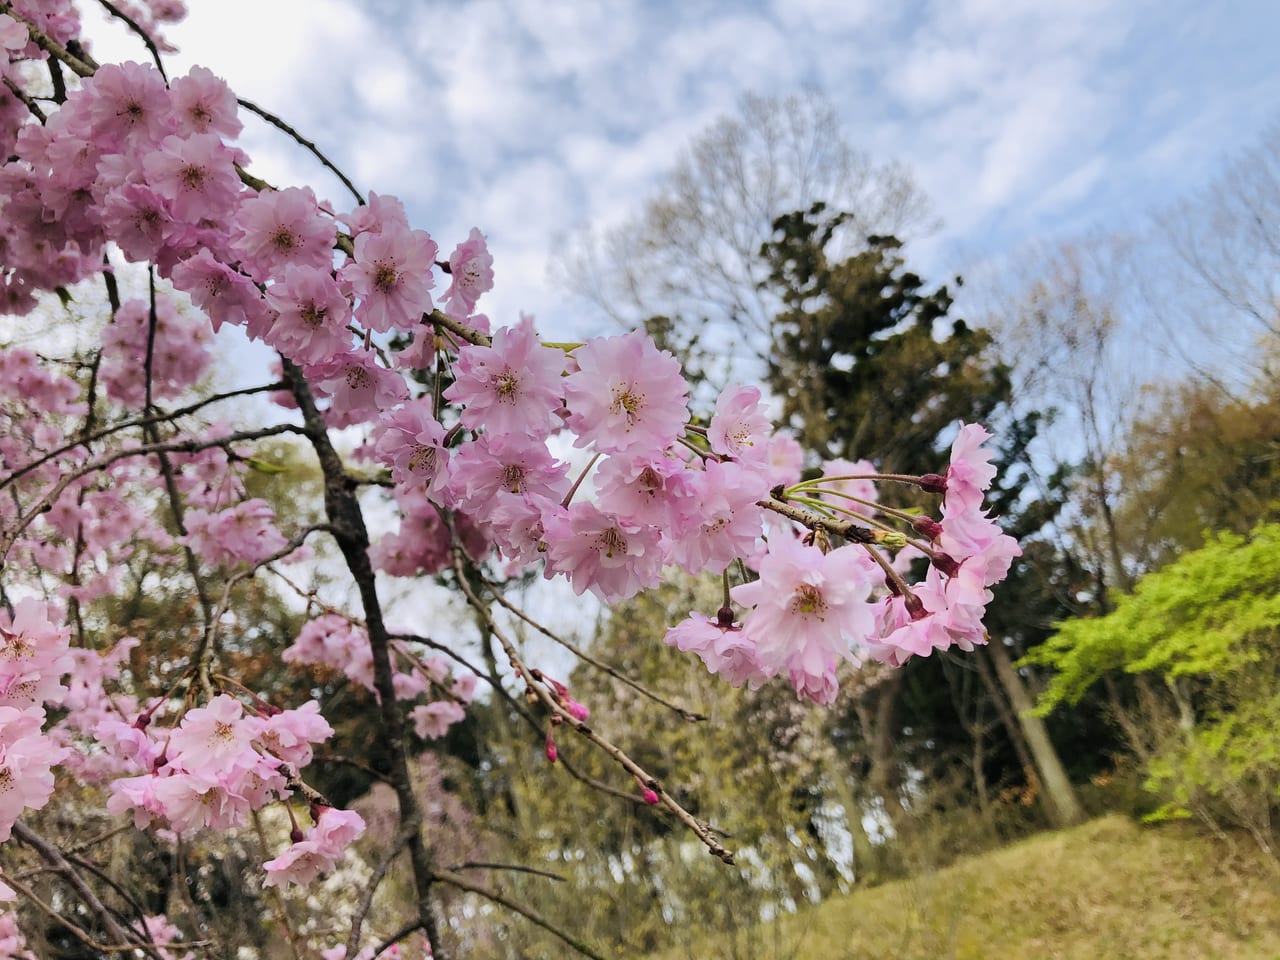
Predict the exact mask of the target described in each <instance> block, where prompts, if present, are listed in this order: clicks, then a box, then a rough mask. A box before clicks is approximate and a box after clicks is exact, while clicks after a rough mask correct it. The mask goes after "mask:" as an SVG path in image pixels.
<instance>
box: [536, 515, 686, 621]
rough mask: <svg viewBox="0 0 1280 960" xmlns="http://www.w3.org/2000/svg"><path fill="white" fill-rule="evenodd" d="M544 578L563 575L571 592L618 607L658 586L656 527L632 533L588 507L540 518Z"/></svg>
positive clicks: (660, 559) (660, 556) (635, 529)
mask: <svg viewBox="0 0 1280 960" xmlns="http://www.w3.org/2000/svg"><path fill="white" fill-rule="evenodd" d="M543 526H544V535H545V538H546V544H547V566H546V575H547V577H548V578H550V577H551V576H553V575H554V574H557V573H561V574H564V575H565V576H566V577H568V579H569V582H570V584H572V586H573V590H574V592H575V593H577V594H579V595H580V594H582V593H583V592H585V591H586V590H590V591H591V592H592V593H594V594H595V595H596V596H597V597H599V598H600V599H601V600H603V601H604V602H605V603H617V602H618V601H619V600H624V599H626V598H627V597H633V596H635V595H636V594H637V593H639V592H640V591H641V590H644V589H646V588H649V587H656V586H657V585H658V583H659V581H660V580H661V576H662V564H663V561H664V559H665V558H664V555H663V551H662V548H661V534H660V533H659V531H658V529H657V528H656V527H631V526H628V525H625V524H623V523H621V522H620V521H619V520H618V519H617V518H615V517H612V516H610V515H608V514H605V513H603V512H601V511H600V509H599V508H597V507H595V506H594V505H592V504H589V503H575V504H574V505H573V506H572V507H570V508H569V509H568V510H567V511H564V512H559V511H556V512H553V513H549V514H547V515H545V516H544V517H543Z"/></svg>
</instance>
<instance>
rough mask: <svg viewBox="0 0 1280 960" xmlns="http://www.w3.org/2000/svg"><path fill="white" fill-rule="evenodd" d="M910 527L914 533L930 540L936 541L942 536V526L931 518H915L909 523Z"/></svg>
mask: <svg viewBox="0 0 1280 960" xmlns="http://www.w3.org/2000/svg"><path fill="white" fill-rule="evenodd" d="M911 526H912V527H914V528H915V531H916V533H919V534H921V535H922V536H926V537H928V538H929V539H930V540H937V539H938V538H939V537H940V536H942V524H940V523H939V522H938V521H937V520H934V519H933V518H932V517H916V518H915V520H913V521H911Z"/></svg>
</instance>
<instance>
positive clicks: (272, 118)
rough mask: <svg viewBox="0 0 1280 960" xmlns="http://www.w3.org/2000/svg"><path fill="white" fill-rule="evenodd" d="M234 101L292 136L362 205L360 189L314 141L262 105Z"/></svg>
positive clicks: (240, 99) (242, 100)
mask: <svg viewBox="0 0 1280 960" xmlns="http://www.w3.org/2000/svg"><path fill="white" fill-rule="evenodd" d="M236 103H238V104H240V106H242V107H244V108H245V109H246V110H248V111H249V112H250V113H253V114H256V115H257V116H259V117H261V118H262V119H263V120H265V121H267V123H269V124H271V125H272V126H273V127H275V128H276V129H277V130H281V131H283V132H284V133H287V134H288V135H289V136H290V137H292V138H293V140H294V142H295V143H297V144H298V145H299V146H300V147H302V148H304V149H305V150H307V151H309V152H310V153H311V155H312V156H314V157H315V158H316V159H317V160H319V161H320V163H321V164H323V165H324V167H325V168H326V169H327V170H329V172H330V173H332V174H333V175H334V176H335V177H337V178H338V179H339V180H341V181H342V185H343V186H344V187H346V188H347V189H348V190H349V191H351V195H352V196H353V197H355V198H356V203H358V204H359V205H360V206H362V207H363V206H364V205H365V199H364V197H363V196H361V195H360V191H359V190H357V189H356V186H355V184H354V183H352V182H351V181H350V180H349V179H348V178H347V175H346V174H345V173H343V172H342V171H341V170H339V169H338V168H337V167H336V166H335V165H334V164H333V162H332V161H331V160H330V159H329V158H328V157H326V156H325V155H324V154H323V153H321V152H320V148H319V147H317V146H316V145H315V144H314V143H312V142H311V141H310V140H308V139H307V138H306V137H304V136H303V135H302V134H300V133H298V131H297V130H295V129H293V127H291V126H289V124H287V123H285V122H284V121H283V120H281V119H280V118H279V117H277V116H276V115H275V114H274V113H272V112H271V111H270V110H264V109H263V108H262V107H260V106H258V105H257V104H256V103H253V102H251V101H249V100H245V99H243V98H241V97H237V98H236Z"/></svg>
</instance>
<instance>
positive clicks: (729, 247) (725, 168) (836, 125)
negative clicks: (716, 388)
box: [558, 90, 929, 385]
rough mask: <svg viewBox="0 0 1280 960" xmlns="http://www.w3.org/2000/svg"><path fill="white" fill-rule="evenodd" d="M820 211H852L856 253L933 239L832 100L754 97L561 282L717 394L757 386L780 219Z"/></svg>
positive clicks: (580, 247) (577, 249)
mask: <svg viewBox="0 0 1280 960" xmlns="http://www.w3.org/2000/svg"><path fill="white" fill-rule="evenodd" d="M816 199H825V200H826V201H827V202H829V203H830V204H831V205H832V206H833V207H835V208H836V209H840V210H847V211H850V213H849V214H848V215H847V218H846V222H845V224H844V225H845V227H846V228H847V229H845V230H843V231H841V235H840V241H841V242H842V243H845V244H848V245H849V247H850V249H854V248H858V247H860V246H861V245H862V244H863V242H864V238H865V237H866V236H869V235H874V234H895V235H898V236H908V235H914V234H916V233H917V232H921V231H924V230H926V229H928V223H929V221H928V216H927V213H926V203H925V199H924V196H923V194H921V192H920V191H919V189H918V188H917V187H916V185H915V183H914V181H913V180H912V178H911V176H910V174H909V173H908V172H907V171H906V170H905V169H904V168H903V167H901V166H899V165H897V164H893V163H877V162H875V161H873V160H872V159H871V158H870V157H868V156H867V155H866V154H865V153H863V152H861V151H859V150H858V149H856V148H855V147H854V146H853V145H852V144H850V142H849V139H848V137H847V135H846V134H845V132H844V131H843V130H842V129H841V126H840V122H839V120H838V118H837V115H836V111H835V109H834V108H833V106H832V105H831V103H830V102H829V101H828V100H827V99H826V98H825V97H824V96H823V95H822V94H820V93H818V92H816V91H812V90H810V91H806V92H803V93H798V94H792V95H790V96H756V95H749V96H746V97H744V98H743V100H742V103H741V105H740V107H739V110H738V113H737V114H736V115H734V116H726V117H722V118H721V119H719V120H717V121H716V122H715V123H713V124H712V125H711V126H710V127H709V128H708V129H707V130H706V131H705V132H704V133H703V134H702V135H700V136H699V137H697V138H696V139H695V140H694V141H693V143H691V144H690V145H689V147H688V148H687V149H686V150H685V151H684V152H683V153H682V154H681V156H680V158H679V159H678V160H677V162H676V164H675V166H674V167H673V168H672V170H671V171H670V172H669V173H668V174H667V175H666V176H665V177H663V178H662V179H661V180H660V182H659V183H658V185H657V187H656V188H655V190H654V192H653V195H652V196H651V197H650V199H649V200H648V202H647V203H646V204H645V207H644V209H643V210H642V211H641V212H640V213H638V214H637V215H635V216H634V217H633V218H631V219H629V220H627V221H625V222H624V223H622V224H620V225H618V226H616V227H613V228H609V229H607V230H605V231H603V232H600V233H596V234H593V233H584V234H583V235H582V236H581V237H579V238H578V240H577V242H576V243H575V244H573V245H572V246H571V248H570V252H569V253H568V255H566V256H565V258H564V259H563V260H562V261H561V262H560V263H559V265H558V268H559V269H558V272H559V274H560V277H561V279H562V281H563V282H564V283H565V284H566V286H568V287H569V289H571V290H573V291H574V292H575V293H578V294H580V295H582V296H584V297H585V298H586V299H587V300H588V302H590V303H591V304H592V305H593V307H594V308H595V309H597V310H599V311H601V312H602V313H603V314H604V315H605V316H608V317H611V318H613V319H614V320H615V321H616V322H618V323H619V324H622V325H625V326H628V327H634V326H639V325H641V324H647V325H649V326H650V328H651V332H653V333H655V334H658V335H661V334H665V337H663V336H659V340H660V342H663V345H664V346H666V347H668V348H669V349H673V350H674V351H675V352H676V354H677V355H678V356H682V358H686V357H689V356H694V357H700V358H701V359H702V360H703V362H704V365H705V366H706V367H707V372H708V374H709V375H710V377H711V381H712V382H713V383H714V384H717V385H721V384H723V383H724V382H726V381H727V380H729V379H732V378H733V377H743V376H753V374H754V371H755V370H757V369H759V364H760V363H761V362H762V360H763V359H764V358H766V357H768V356H770V355H771V353H772V351H773V346H774V342H775V332H774V327H773V319H774V317H775V315H776V314H777V310H778V303H777V298H776V291H775V289H774V288H773V287H772V286H771V285H770V284H768V283H767V282H766V281H767V278H768V275H769V265H768V263H767V262H765V261H763V260H761V259H760V255H759V253H760V246H761V244H763V243H765V242H766V241H767V240H768V239H769V238H770V237H771V236H772V233H773V229H774V221H775V220H776V219H777V218H778V217H780V216H782V215H783V214H786V213H789V212H790V211H793V210H800V209H804V208H807V207H808V205H809V204H811V203H812V202H813V201H814V200H816Z"/></svg>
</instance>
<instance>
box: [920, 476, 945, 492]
mask: <svg viewBox="0 0 1280 960" xmlns="http://www.w3.org/2000/svg"><path fill="white" fill-rule="evenodd" d="M916 484H917V485H918V486H919V487H920V489H921V490H923V491H924V492H925V493H946V492H947V478H946V477H944V476H942V474H940V473H926V474H925V475H924V476H923V477H920V478H919V479H917V480H916Z"/></svg>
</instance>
